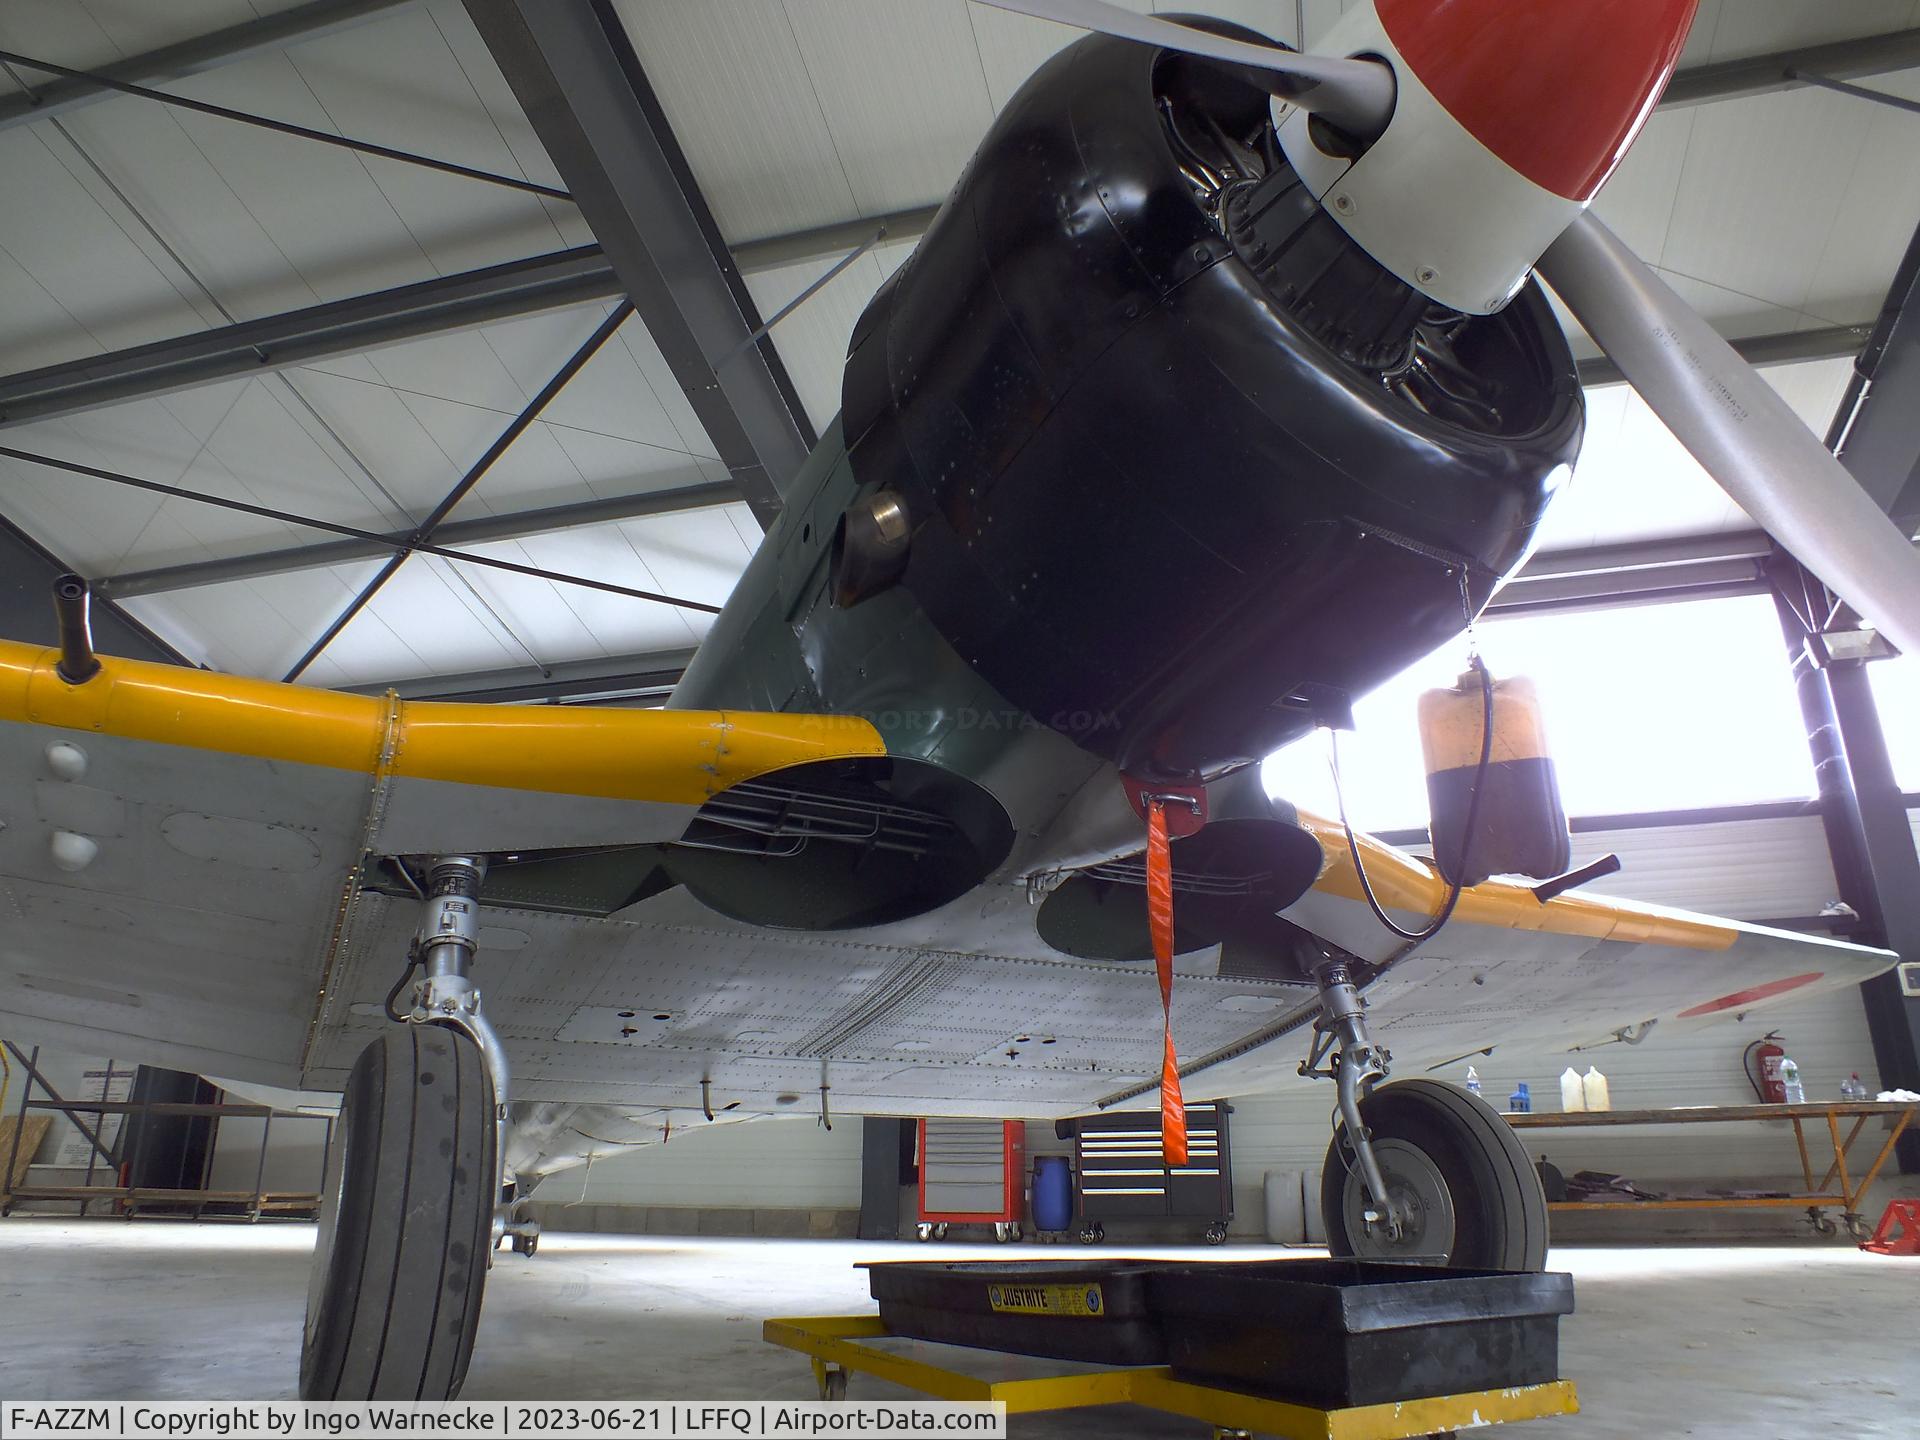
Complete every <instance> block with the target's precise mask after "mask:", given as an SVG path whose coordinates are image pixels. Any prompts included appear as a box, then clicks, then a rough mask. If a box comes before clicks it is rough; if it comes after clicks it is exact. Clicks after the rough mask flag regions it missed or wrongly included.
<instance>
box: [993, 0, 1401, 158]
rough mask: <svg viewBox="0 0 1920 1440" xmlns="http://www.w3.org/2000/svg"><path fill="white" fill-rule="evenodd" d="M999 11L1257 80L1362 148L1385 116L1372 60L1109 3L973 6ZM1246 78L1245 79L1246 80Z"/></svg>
mask: <svg viewBox="0 0 1920 1440" xmlns="http://www.w3.org/2000/svg"><path fill="white" fill-rule="evenodd" d="M981 3H982V4H985V5H991V6H993V7H994V8H995V9H999V10H1011V11H1013V12H1014V13H1015V14H1019V15H1031V16H1034V17H1035V18H1036V19H1040V20H1056V21H1058V22H1059V23H1060V24H1062V25H1071V26H1073V27H1075V28H1076V29H1079V30H1095V31H1098V32H1099V33H1100V34H1102V35H1112V36H1115V37H1116V38H1118V39H1121V40H1138V41H1140V42H1141V43H1143V44H1146V45H1158V46H1160V47H1161V48H1162V49H1165V50H1183V51H1185V52H1186V53H1187V54H1189V55H1198V56H1200V57H1201V58H1203V59H1207V60H1219V61H1222V62H1224V63H1226V64H1229V65H1242V66H1247V67H1250V68H1252V69H1254V70H1256V71H1259V72H1263V78H1262V79H1261V80H1260V83H1263V84H1265V85H1266V87H1267V88H1268V89H1269V90H1271V91H1272V92H1273V93H1274V94H1276V95H1278V96H1280V97H1281V98H1282V99H1283V100H1286V101H1289V102H1290V103H1292V104H1295V105H1298V106H1299V107H1300V108H1301V109H1303V110H1312V111H1314V112H1315V113H1316V114H1319V115H1322V116H1324V117H1325V118H1326V120H1327V122H1328V123H1329V124H1332V125H1336V126H1338V127H1339V128H1340V129H1342V130H1345V131H1346V132H1347V133H1349V134H1351V135H1355V136H1358V137H1359V138H1361V139H1363V140H1370V139H1372V138H1373V137H1374V136H1376V135H1378V134H1379V133H1380V132H1381V131H1382V130H1385V129H1386V128H1387V121H1388V120H1389V119H1391V118H1392V116H1393V93H1394V91H1393V71H1392V70H1390V69H1388V68H1387V67H1386V66H1385V65H1382V64H1379V63H1378V62H1376V61H1373V60H1349V59H1346V58H1344V57H1333V56H1326V55H1303V54H1301V53H1300V52H1298V51H1296V50H1282V49H1281V48H1280V47H1279V46H1277V45H1253V44H1249V43H1248V42H1247V41H1244V40H1230V39H1228V38H1227V37H1226V36H1224V35H1215V34H1213V33H1212V32H1211V31H1207V30H1198V29H1195V28H1194V27H1193V26H1191V25H1180V24H1176V23H1175V22H1174V21H1172V20H1162V19H1159V18H1158V17H1156V16H1153V15H1137V14H1135V13H1134V12H1133V11H1131V10H1126V9H1123V8H1121V7H1120V6H1118V5H1114V4H1110V3H1109V0H981ZM1250 78H1253V77H1250Z"/></svg>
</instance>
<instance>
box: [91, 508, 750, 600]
mask: <svg viewBox="0 0 1920 1440" xmlns="http://www.w3.org/2000/svg"><path fill="white" fill-rule="evenodd" d="M739 498H740V491H739V489H738V487H737V486H735V485H734V483H733V482H732V481H731V480H714V481H710V482H708V483H706V484H701V485H680V486H675V487H674V488H673V489H670V490H650V491H642V492H641V493H639V494H637V495H616V496H613V497H611V498H608V499H605V500H582V501H579V502H577V503H575V504H571V505H548V506H543V507H541V508H539V509H536V510H511V511H508V512H507V513H506V514H504V515H482V516H476V517H475V518H474V519H471V520H452V521H449V522H447V523H446V524H444V525H442V526H440V527H439V529H437V530H436V531H435V532H434V538H435V540H436V541H437V543H438V544H439V545H441V546H444V547H448V548H454V549H457V548H458V547H460V546H462V545H481V544H485V543H486V542H488V541H492V540H518V539H521V538H523V537H525V536H528V535H547V534H551V533H552V532H553V531H555V530H572V529H576V528H578V527H579V526H582V525H602V524H607V523H609V522H611V521H617V520H640V519H644V518H646V517H647V516H649V515H674V514H678V513H680V512H681V511H685V510H704V509H707V508H709V507H711V506H714V505H731V504H733V503H734V502H735V501H737V500H738V499H739ZM411 535H412V532H411V531H406V530H396V531H394V532H392V533H391V534H390V535H388V536H387V537H386V540H385V543H381V542H378V541H373V540H357V539H347V540H329V541H325V542H323V543H321V544H318V545H288V546H285V547H283V548H281V549H278V550H262V551H256V552H254V553H253V554H249V555H234V556H230V557H228V558H227V559H224V560H202V561H196V562H194V563H192V564H188V565H168V566H164V567H161V568H158V569H153V570H132V571H128V572H127V573H126V574H124V575H111V576H108V577H107V578H106V579H104V580H99V581H96V582H95V584H94V593H96V594H98V595H107V596H112V597H113V598H114V599H117V600H124V599H126V598H128V597H129V596H133V595H155V594H160V593H162V592H165V591H169V590H191V589H194V588H195V587H197V586H201V585H220V584H225V583H226V582H228V581H231V580H252V579H257V578H258V577H260V576H262V575H285V574H288V573H290V572H292V571H296V570H317V569H319V568H321V567H322V566H326V565H344V564H350V563H353V562H355V561H360V560H384V559H386V558H387V556H388V555H390V554H392V553H393V552H394V551H395V550H397V549H401V548H403V547H404V546H405V545H406V544H407V542H408V540H409V539H410V538H411Z"/></svg>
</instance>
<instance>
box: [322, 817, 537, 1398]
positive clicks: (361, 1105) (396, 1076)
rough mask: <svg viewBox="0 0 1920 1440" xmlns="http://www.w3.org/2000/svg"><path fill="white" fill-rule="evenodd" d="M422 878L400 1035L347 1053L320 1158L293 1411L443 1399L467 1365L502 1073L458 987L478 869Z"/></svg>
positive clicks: (490, 1235)
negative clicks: (353, 1057)
mask: <svg viewBox="0 0 1920 1440" xmlns="http://www.w3.org/2000/svg"><path fill="white" fill-rule="evenodd" d="M426 871H427V877H428V881H427V887H426V889H427V894H426V900H425V904H424V907H423V914H422V918H421V924H420V929H419V931H418V933H417V935H416V937H415V940H414V948H413V953H412V955H411V957H410V959H409V973H411V971H412V969H413V967H415V966H418V967H419V969H420V972H421V978H420V979H419V980H418V981H417V982H416V983H415V985H414V988H413V997H412V1005H411V1008H410V1009H409V1010H407V1011H406V1012H405V1013H404V1015H402V1016H400V1018H402V1019H404V1020H405V1021H406V1022H407V1023H406V1024H404V1025H401V1026H397V1027H395V1028H394V1029H392V1030H390V1031H388V1032H387V1033H386V1034H384V1035H382V1036H381V1037H380V1038H379V1039H378V1040H375V1041H374V1042H373V1043H372V1044H371V1045H369V1046H367V1048H366V1049H365V1050H364V1051H362V1052H361V1055H360V1058H359V1060H358V1061H357V1062H355V1064H354V1067H353V1072H352V1074H351V1075H350V1076H349V1077H348V1079H347V1088H346V1094H345V1096H344V1097H343V1099H342V1102H341V1108H340V1123H339V1125H338V1126H337V1127H336V1129H335V1134H334V1140H333V1147H332V1149H331V1150H330V1151H329V1152H328V1155H327V1170H326V1178H325V1181H324V1182H323V1186H322V1193H321V1205H320V1235H319V1240H318V1242H317V1245H316V1247H315V1250H314V1260H313V1275H312V1279H311V1281H310V1283H309V1285H308V1289H307V1322H306V1333H305V1340H304V1344H303V1346H302V1349H301V1356H300V1394H301V1396H302V1398H304V1399H309V1400H363V1399H364V1400H449V1399H452V1398H453V1397H454V1396H455V1395H457V1394H458V1393H459V1391H460V1385H461V1382H462V1381H463V1380H464V1379H465V1378H466V1373H467V1362H468V1360H469V1358H470V1357H471V1356H472V1354H473V1338H474V1330H475V1327H476V1325H477V1324H478V1321H479V1318H480V1296H481V1289H482V1286H483V1285H484V1283H485V1280H486V1272H487V1265H488V1263H489V1261H490V1259H491V1257H492V1253H493V1247H494V1243H495V1240H496V1228H495V1227H496V1221H495V1211H496V1204H497V1201H498V1199H499V1196H500V1193H501V1176H500V1156H501V1155H502V1153H503V1146H502V1143H501V1142H502V1139H503V1136H502V1133H501V1132H502V1128H503V1126H504V1119H505V1106H504V1103H503V1097H504V1095H505V1093H506V1081H507V1067H506V1059H505V1056H504V1054H503V1052H502V1051H501V1048H500V1042H499V1039H498V1038H497V1037H496V1036H495V1035H494V1033H493V1028H492V1027H491V1026H490V1025H489V1024H488V1023H487V1021H486V1019H485V1017H484V1016H483V1015H482V1014H481V1011H480V992H479V991H478V990H477V989H476V988H475V987H474V984H473V979H472V964H473V956H474V951H475V949H476V945H477V936H478V933H479V924H478V918H479V915H478V912H479V902H478V899H477V897H478V894H479V889H480V880H481V877H482V875H483V874H484V872H485V863H484V862H483V861H481V860H478V859H474V858H471V857H468V856H461V855H450V856H441V857H438V858H436V859H434V860H433V861H432V863H431V864H430V865H429V866H427V867H426ZM403 979H404V977H403Z"/></svg>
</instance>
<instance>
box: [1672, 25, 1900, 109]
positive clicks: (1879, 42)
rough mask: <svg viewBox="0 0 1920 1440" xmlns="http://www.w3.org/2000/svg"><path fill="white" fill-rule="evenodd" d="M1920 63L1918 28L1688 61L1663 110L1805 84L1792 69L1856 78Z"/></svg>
mask: <svg viewBox="0 0 1920 1440" xmlns="http://www.w3.org/2000/svg"><path fill="white" fill-rule="evenodd" d="M1916 67H1920V29H1915V30H1893V31H1889V32H1887V33H1885V34H1880V35H1862V36H1860V37H1859V38H1858V39H1856V40H1837V41H1834V42H1833V43H1832V44H1829V45H1809V46H1806V47H1805V48H1803V49H1799V50H1776V51H1773V52H1771V53H1769V54H1766V55H1752V56H1749V57H1748V58H1746V59H1744V60H1722V61H1718V62H1716V63H1714V64H1711V65H1689V66H1687V67H1686V68H1685V69H1684V70H1680V71H1678V72H1676V73H1675V75H1674V77H1673V80H1672V81H1671V82H1670V83H1669V84H1668V86H1667V93H1666V94H1665V95H1663V96H1661V97H1660V108H1661V109H1662V110H1678V109H1684V108H1686V107H1687V106H1689V105H1706V104H1711V103H1712V102H1713V101H1715V100H1738V99H1743V98H1745V97H1746V96H1749V95H1767V94H1771V93H1772V92H1774V91H1776V90H1794V89H1798V88H1799V87H1801V86H1802V85H1805V84H1807V83H1808V82H1807V81H1805V80H1804V79H1800V78H1798V77H1796V76H1795V75H1794V74H1793V73H1792V72H1794V71H1800V70H1805V71H1812V72H1813V73H1814V74H1817V75H1823V76H1828V77H1830V78H1832V79H1835V80H1858V79H1860V78H1861V77H1863V76H1867V75H1887V74H1891V73H1892V72H1893V71H1896V70H1912V69H1914V68H1916Z"/></svg>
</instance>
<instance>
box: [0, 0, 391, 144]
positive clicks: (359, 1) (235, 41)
mask: <svg viewBox="0 0 1920 1440" xmlns="http://www.w3.org/2000/svg"><path fill="white" fill-rule="evenodd" d="M418 3H419V0H308V3H307V4H305V5H295V6H294V7H293V8H291V9H289V10H281V11H278V12H276V13H274V14H271V15H262V16H260V17H258V18H257V19H253V20H243V21H242V22H241V23H240V24H238V25H229V26H227V27H226V28H225V29H223V30H215V31H213V32H211V33H210V34H206V35H198V36H195V37H194V38H193V39H191V40H182V41H180V42H179V43H178V44H174V45H163V46H161V47H160V48H159V49H157V50H149V51H147V52H146V53H145V54H143V55H134V56H130V57H129V58H127V59H125V60H121V61H118V62H116V63H114V64H111V65H102V66H100V67H99V73H100V74H102V75H104V76H107V77H108V78H110V79H113V80H122V81H127V82H129V83H132V84H152V83H154V82H155V81H161V80H178V79H180V78H181V77H182V76H185V75H198V74H200V73H201V72H203V71H206V70H214V69H218V68H219V67H220V66H222V65H230V64H232V63H234V62H235V61H237V60H245V59H247V58H248V57H249V56H253V55H260V54H264V53H269V52H272V51H275V50H284V49H286V47H287V46H289V45H292V44H295V43H296V42H298V41H301V40H314V39H318V38H319V37H320V36H322V35H330V34H333V33H334V32H336V31H339V30H345V29H348V28H350V27H352V26H355V25H359V24H363V23H364V22H366V21H368V20H374V19H378V18H379V17H380V16H382V15H387V14H390V13H392V12H393V11H395V10H403V9H407V8H410V7H411V6H413V5H416V4H418ZM114 93H116V92H115V91H113V90H112V89H111V88H109V87H107V86H104V85H101V84H98V83H97V82H94V81H89V80H79V79H62V80H54V81H50V82H49V83H47V84H45V85H42V86H39V87H38V88H36V89H34V90H31V91H23V92H22V93H21V94H18V95H9V96H7V97H6V98H5V99H4V100H0V130H5V129H8V128H9V127H11V126H14V125H24V124H28V123H30V122H31V121H34V120H44V119H46V118H47V117H48V116H50V115H64V114H66V113H67V112H69V111H72V110H77V109H79V108H80V107H81V106H83V105H91V104H93V103H94V102H95V101H96V100H105V99H107V98H108V97H110V96H112V95H113V94H114Z"/></svg>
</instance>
